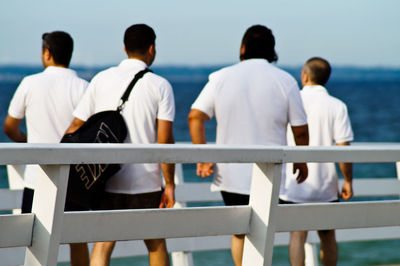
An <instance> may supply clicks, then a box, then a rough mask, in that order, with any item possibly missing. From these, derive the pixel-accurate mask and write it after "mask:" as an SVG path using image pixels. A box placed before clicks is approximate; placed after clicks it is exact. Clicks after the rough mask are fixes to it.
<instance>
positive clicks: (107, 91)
mask: <svg viewBox="0 0 400 266" xmlns="http://www.w3.org/2000/svg"><path fill="white" fill-rule="evenodd" d="M155 39H156V35H155V33H154V31H153V29H152V28H150V27H149V26H147V25H144V24H136V25H132V26H131V27H129V28H128V29H127V30H126V31H125V35H124V44H125V47H124V48H125V52H126V54H127V55H128V59H125V60H123V61H122V62H121V63H120V64H119V65H118V66H116V67H111V68H109V69H107V70H105V71H102V72H100V73H99V74H97V75H96V76H95V77H94V78H93V80H92V81H91V82H90V84H89V87H88V89H87V91H86V93H85V95H84V96H83V98H82V100H81V102H80V103H79V105H78V107H77V108H76V109H75V111H74V116H75V119H74V121H73V123H72V125H71V127H70V128H69V129H68V131H67V133H71V132H74V131H75V130H76V129H78V128H79V127H80V126H82V125H83V124H84V121H86V120H87V119H88V118H89V117H90V116H91V115H93V114H95V113H97V112H101V111H105V110H116V108H117V107H118V105H119V103H120V98H121V96H122V95H123V93H124V92H125V90H126V88H127V86H128V84H129V83H130V82H131V81H132V79H133V78H134V76H135V74H136V73H138V72H139V71H141V70H144V69H145V68H147V67H148V66H150V65H151V64H152V63H153V60H154V58H155V55H156V50H155ZM122 115H123V117H124V118H125V122H126V124H127V127H128V136H127V138H126V140H125V142H126V143H136V144H149V143H156V142H158V143H174V137H173V133H172V127H173V120H174V115H175V103H174V95H173V91H172V87H171V85H170V84H169V82H168V81H167V80H165V79H164V78H162V77H160V76H158V75H155V74H153V73H146V74H145V75H144V76H143V77H142V78H141V79H140V80H139V81H138V82H137V83H136V85H135V86H134V88H133V90H132V92H131V94H130V97H129V99H128V101H127V102H126V103H125V106H124V109H123V110H122ZM174 169H175V168H174V164H161V165H160V164H126V165H123V166H122V168H121V170H120V171H119V172H117V173H116V174H115V175H114V176H112V177H111V178H110V179H109V180H108V181H107V183H106V188H105V191H106V193H105V196H104V198H103V199H102V202H101V203H100V209H103V210H109V209H144V208H172V207H173V205H174V203H175V198H174V190H175V184H174ZM161 171H162V173H163V176H164V179H165V187H164V189H163V190H162V179H161ZM132 230H135V228H132ZM154 230H157V228H154ZM145 244H146V246H147V249H148V251H149V261H150V265H152V266H155V265H157V266H163V265H169V258H168V253H167V249H166V243H165V240H164V239H153V240H145ZM114 245H115V241H112V242H99V243H96V244H95V246H94V248H93V252H92V257H91V262H90V265H92V266H94V265H96V266H97V265H109V263H110V257H111V253H112V251H113V248H114Z"/></svg>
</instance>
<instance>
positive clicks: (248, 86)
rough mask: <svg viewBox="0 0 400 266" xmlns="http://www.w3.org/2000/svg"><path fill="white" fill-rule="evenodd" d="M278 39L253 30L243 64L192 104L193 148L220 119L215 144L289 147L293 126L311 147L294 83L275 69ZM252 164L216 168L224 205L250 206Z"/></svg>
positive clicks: (240, 238)
mask: <svg viewBox="0 0 400 266" xmlns="http://www.w3.org/2000/svg"><path fill="white" fill-rule="evenodd" d="M274 46H275V39H274V36H273V34H272V32H271V30H270V29H268V28H266V27H264V26H261V25H255V26H252V27H250V28H249V29H248V30H247V31H246V33H245V34H244V36H243V40H242V44H241V49H240V60H241V62H240V63H237V64H235V65H232V66H229V67H226V68H223V69H221V70H219V71H217V72H214V73H212V74H211V75H210V76H209V81H208V83H207V84H206V86H205V87H204V89H203V90H202V92H201V93H200V95H199V96H198V98H197V99H196V101H195V102H194V103H193V105H192V109H191V111H190V114H189V118H188V119H189V128H190V134H191V138H192V141H193V143H195V144H204V143H206V135H205V126H204V124H205V121H207V120H209V119H210V118H212V117H213V116H215V117H216V120H217V139H216V143H217V144H226V145H273V146H276V145H286V128H287V125H288V123H291V125H292V130H293V133H294V135H295V137H296V143H297V144H298V145H307V144H308V129H307V120H306V115H305V112H304V109H303V104H302V102H301V98H300V93H299V87H298V85H297V82H296V80H295V79H294V78H293V77H292V76H290V75H289V74H288V73H286V72H285V71H283V70H281V69H279V68H277V67H276V66H274V65H272V64H271V63H272V62H275V61H277V55H276V53H275V49H274ZM295 168H296V170H299V171H300V174H299V177H298V180H297V181H298V182H299V183H301V182H303V181H304V180H305V179H306V177H307V166H306V164H305V163H298V164H295ZM213 172H214V170H213V164H212V163H201V164H198V165H197V174H198V175H200V176H202V177H206V176H210V175H211V174H212V173H213ZM251 175H252V164H233V163H231V164H224V163H218V164H217V165H216V169H215V173H214V180H213V183H212V186H211V189H212V190H214V191H215V190H218V191H221V194H222V197H223V199H224V202H225V204H226V205H247V204H248V203H249V194H250V183H251ZM243 244H244V235H235V236H233V238H232V243H231V251H232V257H233V260H234V262H235V264H236V265H241V263H242V255H243Z"/></svg>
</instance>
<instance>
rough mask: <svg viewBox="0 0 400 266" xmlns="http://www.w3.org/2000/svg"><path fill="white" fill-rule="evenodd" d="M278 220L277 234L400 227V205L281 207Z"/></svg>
mask: <svg viewBox="0 0 400 266" xmlns="http://www.w3.org/2000/svg"><path fill="white" fill-rule="evenodd" d="M276 219H277V221H278V222H277V227H276V231H277V232H287V231H293V230H296V231H297V230H307V231H309V230H326V229H335V228H336V229H347V228H367V227H384V226H398V225H400V201H399V200H394V201H369V202H351V203H350V202H348V203H347V202H343V203H317V204H312V203H305V204H296V206H293V205H280V206H279V207H278V211H277V218H276ZM293 221H296V223H293Z"/></svg>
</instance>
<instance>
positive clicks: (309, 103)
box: [279, 57, 353, 265]
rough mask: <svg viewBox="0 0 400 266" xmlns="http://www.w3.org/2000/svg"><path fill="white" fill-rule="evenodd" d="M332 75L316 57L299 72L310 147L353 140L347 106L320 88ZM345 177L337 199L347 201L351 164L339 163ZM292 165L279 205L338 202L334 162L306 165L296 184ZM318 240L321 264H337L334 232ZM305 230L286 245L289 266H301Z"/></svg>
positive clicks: (348, 197)
mask: <svg viewBox="0 0 400 266" xmlns="http://www.w3.org/2000/svg"><path fill="white" fill-rule="evenodd" d="M330 73H331V67H330V65H329V63H328V62H327V61H326V60H324V59H322V58H318V57H314V58H311V59H309V60H308V61H307V62H306V63H305V65H304V67H303V70H302V73H301V82H302V84H303V89H302V91H301V97H302V100H303V104H304V108H305V110H306V114H307V121H308V127H309V130H310V144H309V145H310V146H332V145H335V144H336V145H339V146H345V145H350V141H352V140H353V132H352V129H351V124H350V119H349V115H348V113H347V107H346V105H345V104H344V103H343V102H342V101H340V100H339V99H337V98H335V97H332V96H330V95H329V94H328V91H327V90H326V89H325V88H324V87H323V86H324V85H325V84H326V82H328V79H329V76H330ZM288 143H289V145H290V144H292V145H293V137H291V136H289V134H288ZM339 167H340V170H341V172H342V174H343V177H344V185H343V187H342V190H341V193H340V196H341V197H342V198H343V199H344V200H349V199H350V198H351V197H352V196H353V189H352V164H351V163H339ZM291 169H292V164H288V165H287V173H286V180H285V179H282V184H281V191H280V195H279V198H280V202H281V203H283V204H285V203H288V204H290V203H305V202H337V201H338V199H339V189H338V175H337V172H336V168H335V164H334V163H308V178H307V180H306V181H305V182H304V183H302V184H300V185H298V184H297V183H296V182H295V180H296V176H295V175H293V174H292V172H291ZM318 235H319V237H320V240H321V248H320V256H321V261H322V265H336V263H337V244H336V240H335V231H334V230H323V231H318ZM306 239H307V231H301V232H292V233H291V239H290V244H289V254H290V263H291V265H304V260H305V252H304V243H305V241H306Z"/></svg>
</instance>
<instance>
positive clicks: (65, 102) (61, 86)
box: [8, 67, 87, 188]
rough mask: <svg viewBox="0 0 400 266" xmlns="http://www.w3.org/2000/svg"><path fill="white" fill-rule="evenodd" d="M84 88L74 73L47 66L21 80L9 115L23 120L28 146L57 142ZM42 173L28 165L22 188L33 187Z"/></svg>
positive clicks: (82, 81)
mask: <svg viewBox="0 0 400 266" xmlns="http://www.w3.org/2000/svg"><path fill="white" fill-rule="evenodd" d="M86 86H87V82H86V81H85V80H83V79H81V78H79V77H78V76H77V75H76V73H75V71H73V70H70V69H67V68H62V67H47V68H46V69H45V71H43V72H41V73H38V74H35V75H31V76H28V77H26V78H24V80H23V81H22V82H21V84H20V86H19V87H18V88H17V91H16V92H15V94H14V96H13V98H12V100H11V103H10V107H9V110H8V113H9V115H10V116H11V117H13V118H16V119H23V118H24V117H26V127H27V142H28V143H59V142H60V140H61V138H62V136H63V135H64V133H65V131H66V130H67V128H68V126H69V125H70V124H71V122H72V120H73V118H74V117H73V115H72V112H73V110H74V108H75V107H76V105H77V104H78V102H79V100H80V98H81V97H82V95H83V93H84V91H85V89H86ZM42 174H43V172H42V171H41V170H40V168H39V167H38V166H37V165H28V166H27V167H26V171H25V175H24V176H25V185H26V186H27V187H31V188H33V185H34V182H35V181H34V180H35V176H37V175H42Z"/></svg>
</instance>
